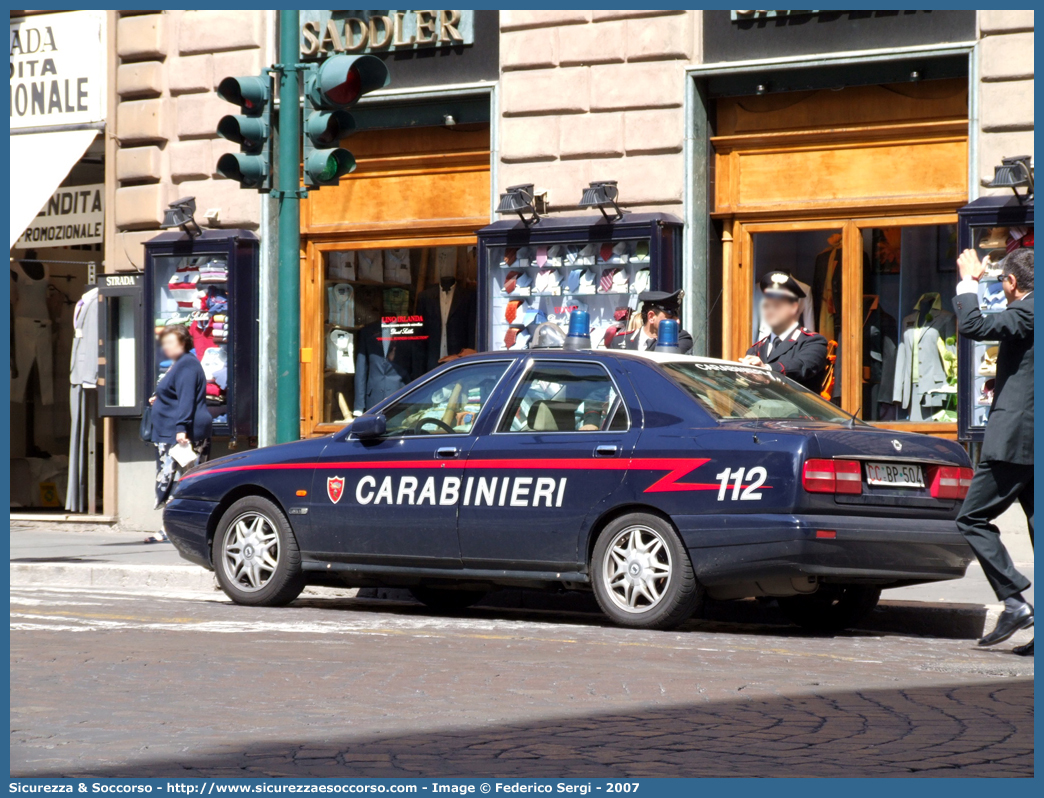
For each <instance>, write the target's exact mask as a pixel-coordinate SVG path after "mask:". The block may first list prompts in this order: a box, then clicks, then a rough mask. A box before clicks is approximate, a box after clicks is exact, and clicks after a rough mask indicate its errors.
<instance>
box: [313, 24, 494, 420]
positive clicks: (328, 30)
mask: <svg viewBox="0 0 1044 798" xmlns="http://www.w3.org/2000/svg"><path fill="white" fill-rule="evenodd" d="M374 14H376V12H372V13H371V12H355V11H349V12H342V11H337V12H302V56H303V57H304V58H305V59H316V58H322V57H324V56H325V55H326V54H328V53H331V52H368V53H371V54H374V55H378V56H381V57H386V58H387V59H388V61H389V66H390V68H391V70H392V85H391V87H390V88H389V89H388V90H386V91H383V92H378V93H375V94H374V95H370V96H368V97H367V98H366V99H365V100H364V101H363V102H362V103H360V104H359V106H357V107H356V108H355V109H353V112H352V113H353V116H354V118H355V121H356V124H357V126H358V132H357V133H355V134H354V135H353V136H351V137H350V138H349V139H346V140H345V142H344V143H343V146H346V147H347V148H348V149H350V150H351V152H352V153H353V154H354V155H355V157H356V160H357V161H358V164H359V166H358V168H357V170H356V171H355V172H354V173H352V174H351V175H349V176H348V177H346V178H344V179H342V180H341V183H340V185H338V186H335V187H324V188H322V189H321V190H319V191H312V192H310V195H309V196H308V198H307V199H306V200H305V201H304V202H303V203H302V211H301V233H302V242H301V245H302V246H301V258H302V261H301V347H302V363H301V382H302V385H301V411H302V412H301V415H302V422H301V433H302V435H304V436H309V435H319V434H327V433H329V432H332V431H335V430H337V429H339V428H340V427H342V426H343V425H344V424H345V423H346V422H347V421H348V420H350V419H351V418H352V417H353V416H354V415H356V414H358V413H361V412H362V411H364V410H366V409H367V408H369V407H371V406H372V405H373V404H375V403H376V402H378V401H380V400H381V399H383V398H384V397H385V396H387V395H388V394H390V393H392V392H393V391H395V390H397V389H398V388H399V387H401V386H402V385H403V384H405V383H407V382H409V381H410V380H412V379H414V378H416V377H418V376H420V375H421V374H423V373H425V372H426V371H428V370H430V369H431V368H433V367H434V366H435V365H436V364H437V363H438V361H439V359H440V358H442V357H444V356H446V355H453V354H457V353H459V352H460V351H461V350H464V349H474V348H476V345H477V344H476V340H475V339H476V329H477V327H476V324H477V322H476V319H477V316H476V313H477V307H478V301H477V293H476V289H477V283H478V273H477V268H478V265H477V264H478V255H477V246H476V244H477V237H476V231H477V230H478V229H479V228H480V227H483V226H485V225H486V224H488V223H489V221H490V207H491V205H490V202H491V193H490V192H491V189H490V185H491V179H490V175H491V152H492V140H491V125H490V121H491V119H492V115H493V106H494V102H495V97H494V91H495V86H496V81H497V78H498V70H499V31H498V20H497V17H498V15H497V13H496V12H481V11H477V12H472V11H436V12H427V11H416V12H415V11H406V12H381V14H380V15H374ZM385 33H388V36H385V35H384V34H385ZM389 37H390V38H389Z"/></svg>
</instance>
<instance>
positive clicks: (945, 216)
mask: <svg viewBox="0 0 1044 798" xmlns="http://www.w3.org/2000/svg"><path fill="white" fill-rule="evenodd" d="M956 223H957V214H956V212H946V213H927V214H909V215H901V216H880V215H875V216H865V217H858V218H856V217H842V218H823V219H802V220H794V221H764V222H751V221H743V220H739V219H733V220H731V221H730V222H728V223H727V224H726V225H725V236H724V241H723V246H722V263H723V264H724V268H725V273H724V275H723V281H722V294H723V297H724V302H723V303H722V308H723V310H722V342H723V349H724V352H723V357H724V358H725V359H727V360H737V359H739V358H740V357H742V356H743V355H744V354H745V353H746V351H747V348H748V347H749V346H750V344H751V341H749V340H748V339H749V338H750V329H751V325H752V323H753V312H754V273H753V270H754V246H753V245H754V241H753V236H754V235H755V234H758V233H788V232H805V231H811V230H822V231H824V232H827V231H829V232H837V231H839V230H840V231H841V236H842V238H841V245H842V250H843V258H842V269H843V272H842V273H843V276H844V279H843V280H842V283H841V285H842V289H841V333H842V340H840V341H838V345H839V346H840V347H841V348H842V349H844V350H845V351H848V352H862V351H863V323H862V322H863V258H862V251H863V247H862V235H863V230H865V229H867V228H873V227H921V226H925V225H941V224H956ZM840 380H841V407H842V409H843V410H845V411H847V412H849V413H853V414H854V413H857V412H859V411H860V409H861V408H860V405H861V403H862V384H863V383H862V380H863V377H862V363H861V362H859V359H856V358H842V360H841V374H840ZM868 423H871V424H872V425H873V426H876V427H882V428H885V429H894V430H897V431H904V432H920V433H926V434H930V435H935V436H937V437H942V438H949V439H951V440H956V438H957V425H956V424H955V423H939V422H904V421H894V422H868Z"/></svg>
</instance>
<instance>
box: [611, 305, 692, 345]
mask: <svg viewBox="0 0 1044 798" xmlns="http://www.w3.org/2000/svg"><path fill="white" fill-rule="evenodd" d="M681 297H682V292H681V291H675V292H674V293H673V294H672V293H668V292H666V291H643V292H642V293H640V294H639V295H638V300H639V301H640V302H641V303H642V326H641V327H639V328H638V329H637V330H635V331H634V332H622V333H618V334H617V335H616V337H615V338H613V340H612V341H611V342H610V344H609V348H610V349H632V350H641V351H643V352H652V351H653V350H654V349H655V348H656V336H657V335H658V334H659V331H660V322H661V321H663V320H664V319H677V318H678V316H679V312H680V310H681ZM678 352H679V353H680V354H683V355H688V354H690V353H691V352H692V336H691V335H690V334H689V333H688V331H687V330H682V329H679V330H678Z"/></svg>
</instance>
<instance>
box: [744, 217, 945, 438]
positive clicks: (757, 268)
mask: <svg viewBox="0 0 1044 798" xmlns="http://www.w3.org/2000/svg"><path fill="white" fill-rule="evenodd" d="M858 235H859V239H858V240H859V241H860V242H861V245H862V252H860V253H857V254H855V255H854V256H852V255H849V256H847V257H846V253H845V252H844V249H843V246H842V240H843V233H842V230H841V229H840V228H825V229H818V230H790V231H782V232H758V233H754V234H753V235H752V246H753V255H754V270H753V275H752V278H753V282H754V285H753V289H752V290H753V297H754V302H753V308H752V310H753V312H752V320H753V323H752V328H751V331H750V334H751V340H752V341H757V340H760V339H762V338H764V337H765V336H766V335H768V334H769V332H770V331H769V329H768V327H767V325H765V324H764V322H763V321H762V319H761V314H760V300H761V292H760V290H759V288H758V282H759V280H760V279H761V278H762V276H763V275H765V274H766V273H768V272H770V271H773V270H776V269H781V270H784V271H788V272H790V274H792V275H793V277H794V278H795V279H796V280H797V281H798V284H799V285H800V286H801V288H802V289H803V290H804V292H805V294H806V296H805V297H804V298H803V299H801V300H800V311H801V317H800V322H799V323H800V324H801V326H803V327H805V328H807V329H809V330H812V331H814V332H818V333H819V334H821V335H823V336H824V337H825V338H826V339H827V341H828V342H831V344H830V348H829V352H830V355H831V356H832V357H833V358H834V362H833V368H832V369H829V370H828V376H827V378H826V379H825V380H824V384H823V385H822V386H821V393H822V395H823V397H824V398H827V399H829V400H830V401H832V402H833V403H834V404H837V405H840V404H841V394H842V375H843V373H844V363H845V358H846V357H847V356H848V353H846V352H845V351H844V345H843V344H844V341H845V340H846V337H847V336H846V335H845V333H846V331H847V330H846V328H845V324H847V323H858V324H860V325H861V336H860V337H861V339H862V352H860V353H859V359H858V361H857V362H858V363H859V368H858V373H859V380H860V386H861V389H860V391H859V393H858V395H857V397H856V400H855V401H854V402H852V404H853V405H854V406H853V407H851V408H848V409H849V410H851V411H852V412H854V413H856V415H858V416H859V417H860V418H862V419H863V420H865V421H879V422H903V421H909V422H949V423H954V422H956V420H957V323H956V316H955V314H954V313H953V309H952V305H951V300H952V298H953V292H954V287H955V286H956V283H957V273H956V272H957V270H956V258H957V227H956V225H916V226H914V225H909V226H902V227H899V226H896V227H874V228H861V229H859V230H858ZM860 266H861V268H860ZM860 271H861V275H862V276H861V280H862V292H861V296H862V308H861V309H860V312H858V313H852V312H846V309H845V308H844V296H845V292H846V290H851V288H852V287H851V286H850V285H847V281H849V280H853V279H855V280H859V279H860V277H859V273H860Z"/></svg>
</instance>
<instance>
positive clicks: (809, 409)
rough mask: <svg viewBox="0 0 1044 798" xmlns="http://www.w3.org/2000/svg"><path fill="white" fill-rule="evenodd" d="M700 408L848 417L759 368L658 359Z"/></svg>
mask: <svg viewBox="0 0 1044 798" xmlns="http://www.w3.org/2000/svg"><path fill="white" fill-rule="evenodd" d="M661 366H662V367H663V369H664V370H665V371H666V372H667V373H668V374H669V375H670V376H671V378H672V379H673V380H674V381H675V382H676V383H677V384H678V385H679V386H681V387H682V388H683V389H684V390H685V391H686V392H687V393H688V394H689V395H690V396H692V398H693V399H695V400H696V401H697V402H699V403H700V405H701V406H702V407H703V409H704V410H706V411H707V412H708V413H710V414H711V415H712V416H714V417H715V418H718V419H733V418H735V419H743V418H758V419H780V420H782V419H795V420H802V421H831V422H838V421H849V420H850V418H851V417H850V416H849V415H848V414H847V413H844V412H842V411H841V410H840V409H839V408H837V407H835V406H834V405H832V404H830V402H827V401H826V400H825V399H822V398H821V397H819V396H817V395H816V394H814V393H812V391H808V390H805V389H804V388H801V387H799V386H797V385H795V384H794V383H792V382H790V381H788V380H785V379H783V378H782V377H781V376H779V375H778V374H776V373H774V372H772V371H768V370H766V369H761V368H753V367H748V366H741V365H732V364H729V363H682V362H676V363H662V364H661Z"/></svg>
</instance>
